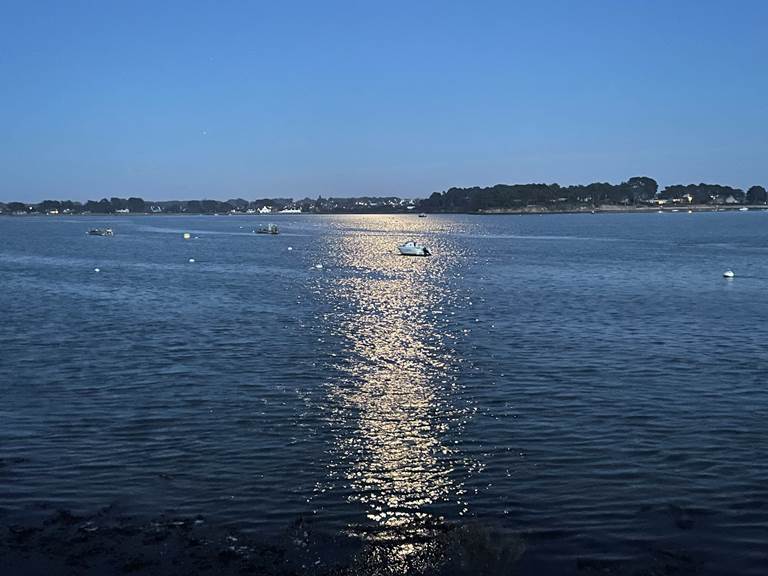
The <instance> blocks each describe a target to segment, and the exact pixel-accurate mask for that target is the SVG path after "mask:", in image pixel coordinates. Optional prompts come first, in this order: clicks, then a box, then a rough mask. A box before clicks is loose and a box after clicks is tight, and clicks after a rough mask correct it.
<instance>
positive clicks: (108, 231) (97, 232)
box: [88, 228, 115, 236]
mask: <svg viewBox="0 0 768 576" xmlns="http://www.w3.org/2000/svg"><path fill="white" fill-rule="evenodd" d="M114 235H115V233H114V232H113V231H112V228H91V229H90V230H88V236H114Z"/></svg>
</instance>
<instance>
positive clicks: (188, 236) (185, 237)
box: [184, 232, 192, 240]
mask: <svg viewBox="0 0 768 576" xmlns="http://www.w3.org/2000/svg"><path fill="white" fill-rule="evenodd" d="M190 238H192V234H190V233H189V232H184V240H189V239H190Z"/></svg>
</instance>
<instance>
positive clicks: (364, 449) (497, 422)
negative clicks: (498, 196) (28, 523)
mask: <svg viewBox="0 0 768 576" xmlns="http://www.w3.org/2000/svg"><path fill="white" fill-rule="evenodd" d="M264 221H265V220H264V218H263V217H260V218H257V217H125V218H112V219H98V218H97V217H89V218H85V217H83V218H67V217H58V218H2V219H0V318H1V319H2V322H0V393H1V394H2V402H0V522H11V521H16V520H18V519H19V518H25V517H32V516H34V515H35V514H37V513H38V512H37V511H38V510H40V508H41V503H47V505H50V506H57V507H66V508H68V509H72V510H76V511H82V512H88V511H92V510H94V509H97V508H99V507H102V506H105V505H108V504H117V505H119V506H121V507H123V509H125V510H129V511H131V512H132V513H134V514H138V515H145V516H146V517H153V516H157V515H158V514H162V513H172V514H186V515H194V514H203V515H205V517H206V518H207V519H208V521H209V522H212V523H214V524H217V525H221V526H222V527H224V528H233V529H234V528H236V529H238V530H243V531H245V532H248V533H251V534H255V535H258V536H259V537H264V538H267V539H268V538H270V537H272V536H273V535H275V534H278V533H280V532H281V531H284V530H285V528H286V526H288V525H290V524H291V523H292V522H294V521H295V520H296V518H298V517H302V518H305V519H307V522H311V524H312V526H313V529H314V530H316V531H320V532H325V533H328V534H336V535H344V536H345V537H348V538H350V539H352V540H355V539H357V540H362V541H374V542H388V543H390V544H391V547H390V550H391V555H390V556H389V558H388V559H387V562H388V564H389V566H390V568H391V573H397V571H398V569H397V566H398V563H399V562H403V563H404V564H403V565H404V566H405V565H409V566H413V565H414V562H413V560H414V558H415V559H416V565H418V558H419V555H420V554H426V552H425V550H427V549H428V547H429V542H430V537H431V536H432V535H433V534H434V532H435V531H436V530H438V529H439V526H440V525H442V524H450V523H466V524H468V525H477V526H482V527H488V529H492V530H493V531H494V533H496V534H500V535H502V536H501V537H502V538H503V537H505V536H508V537H509V538H510V539H515V538H522V540H523V541H524V542H525V543H526V551H525V553H524V555H523V557H522V559H521V560H520V563H519V570H520V572H522V573H525V574H546V573H551V574H569V573H576V572H578V571H579V568H580V565H579V564H578V562H577V559H578V558H597V559H607V560H615V559H619V560H629V561H632V560H637V561H638V562H639V563H642V561H643V559H644V558H646V557H648V556H649V555H653V554H657V555H658V554H686V555H688V556H690V558H692V559H693V561H694V562H695V563H696V567H697V568H696V569H697V570H699V571H700V572H701V573H704V574H719V573H732V574H764V573H765V570H766V568H767V567H768V213H766V212H749V213H706V214H687V213H682V212H681V213H676V214H616V215H606V214H598V215H551V216H525V217H520V216H486V217H472V216H430V217H428V218H424V219H418V218H416V217H415V216H412V215H407V216H359V217H358V216H354V217H352V216H349V217H341V216H340V217H332V216H329V217H323V216H296V217H293V216H286V217H275V218H273V219H272V220H271V221H272V222H274V223H277V224H278V225H280V227H281V234H280V235H279V236H261V235H255V234H253V233H252V231H253V229H255V228H256V227H258V226H259V225H260V224H262V223H264ZM94 226H111V227H113V228H114V229H115V232H116V235H115V236H114V237H112V238H100V237H88V236H86V235H85V231H86V230H87V229H88V228H90V227H94ZM183 232H190V233H191V234H192V235H193V238H192V239H191V240H188V241H185V240H184V239H183V238H182V233H183ZM408 239H417V240H421V241H423V242H425V243H427V244H428V245H429V246H430V248H431V249H432V251H433V253H434V254H435V255H434V256H433V257H431V258H427V259H416V258H403V257H400V256H398V255H396V252H395V246H396V245H397V244H398V243H400V242H402V241H405V240H408ZM190 258H194V260H195V261H194V262H189V259H190ZM318 266H322V268H319V267H318ZM97 267H98V268H99V269H100V270H101V271H100V272H98V273H97V272H94V268H97ZM729 268H731V269H733V270H734V271H735V273H736V277H735V278H734V279H733V280H727V279H724V278H723V277H722V273H723V271H724V270H726V269H729ZM425 558H426V556H425ZM425 561H426V560H425ZM409 562H410V563H409ZM582 567H583V566H582Z"/></svg>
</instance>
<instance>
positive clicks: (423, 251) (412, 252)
mask: <svg viewBox="0 0 768 576" xmlns="http://www.w3.org/2000/svg"><path fill="white" fill-rule="evenodd" d="M397 249H398V250H399V251H400V254H401V255H402V256H431V255H432V253H431V252H430V251H429V249H428V248H427V247H426V246H398V247H397Z"/></svg>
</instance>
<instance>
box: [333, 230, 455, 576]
mask: <svg viewBox="0 0 768 576" xmlns="http://www.w3.org/2000/svg"><path fill="white" fill-rule="evenodd" d="M403 220H404V221H405V224H406V225H407V220H406V218H403ZM375 224H378V225H381V224H382V223H381V222H376V223H375ZM387 224H389V225H390V226H394V227H395V228H396V227H397V226H398V225H402V224H403V222H397V221H396V222H394V223H393V222H392V219H391V217H390V218H389V219H388V222H387ZM407 239H411V238H410V237H403V238H402V240H400V241H405V240H407ZM417 239H419V240H421V238H417ZM396 243H397V241H393V237H392V236H388V235H370V234H362V233H358V232H356V231H351V232H349V233H348V234H345V235H342V236H338V235H335V236H333V237H332V238H330V239H329V245H328V247H327V249H328V251H329V253H330V254H334V255H335V258H336V259H337V262H336V263H337V264H338V265H339V268H340V269H343V270H345V272H344V273H343V275H340V276H338V277H336V278H333V279H332V280H331V281H330V282H331V283H330V286H328V287H327V289H326V290H327V295H328V298H329V299H330V300H331V301H332V302H333V311H334V312H333V316H335V319H336V322H335V323H334V325H335V327H336V329H337V330H339V331H340V333H341V335H342V336H343V338H344V341H345V348H344V349H343V350H342V351H340V353H339V355H338V358H337V366H336V367H337V369H338V372H340V373H341V374H342V375H343V376H342V377H341V378H340V379H338V380H336V381H332V382H330V383H329V384H328V396H329V399H330V404H331V406H332V415H331V418H330V424H331V426H332V427H333V428H334V429H335V431H336V434H335V438H336V440H335V446H334V450H333V451H334V455H333V462H332V464H331V467H332V470H331V475H332V477H334V478H336V479H338V480H339V481H341V482H342V483H345V484H346V486H347V488H348V490H349V493H350V496H349V498H350V500H351V501H353V502H355V503H358V504H361V505H363V507H364V508H365V511H366V512H365V513H366V517H367V520H368V523H367V525H366V526H350V527H349V529H350V533H351V534H353V535H357V536H360V537H362V538H364V539H366V540H368V541H371V542H374V543H378V544H382V543H386V545H387V554H388V556H389V562H390V567H394V566H395V565H396V564H400V565H401V566H402V567H403V568H404V569H405V568H406V567H407V566H414V565H418V564H421V563H423V561H424V560H420V558H419V557H420V556H424V557H425V559H426V556H427V555H428V554H430V550H429V548H430V546H431V544H430V543H429V539H430V537H431V536H432V535H434V533H435V531H436V530H438V529H439V526H440V523H441V522H442V520H443V517H442V516H441V515H440V514H439V512H436V511H435V510H436V509H439V508H440V505H444V504H446V503H451V504H452V505H454V506H459V507H461V506H463V503H462V494H463V488H462V485H461V482H460V481H459V480H457V476H460V469H461V468H462V467H464V466H465V463H463V462H461V456H460V454H459V453H458V452H457V451H456V449H455V448H454V443H455V442H456V440H451V439H454V438H456V437H457V436H458V434H459V432H460V427H461V420H462V417H463V416H465V414H466V411H467V407H466V406H463V407H462V406H461V405H460V403H458V402H456V400H455V398H454V397H453V396H454V394H453V393H454V392H455V388H456V386H457V382H456V377H455V371H456V366H457V358H456V356H455V354H454V352H453V350H452V348H451V345H452V340H453V338H454V336H453V335H452V334H451V333H450V331H449V330H448V325H447V322H446V321H445V319H444V317H443V316H442V315H441V313H442V312H444V310H445V309H446V308H450V307H451V306H452V305H454V302H455V295H454V294H453V293H452V291H451V287H450V278H451V275H452V274H454V273H455V272H454V271H453V268H454V267H455V265H456V262H455V258H454V257H452V256H446V255H443V256H441V255H440V254H446V253H448V252H449V250H447V248H448V246H434V248H435V251H436V252H437V253H438V256H435V257H433V258H429V259H426V258H408V257H402V256H399V255H398V254H397V253H396Z"/></svg>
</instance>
